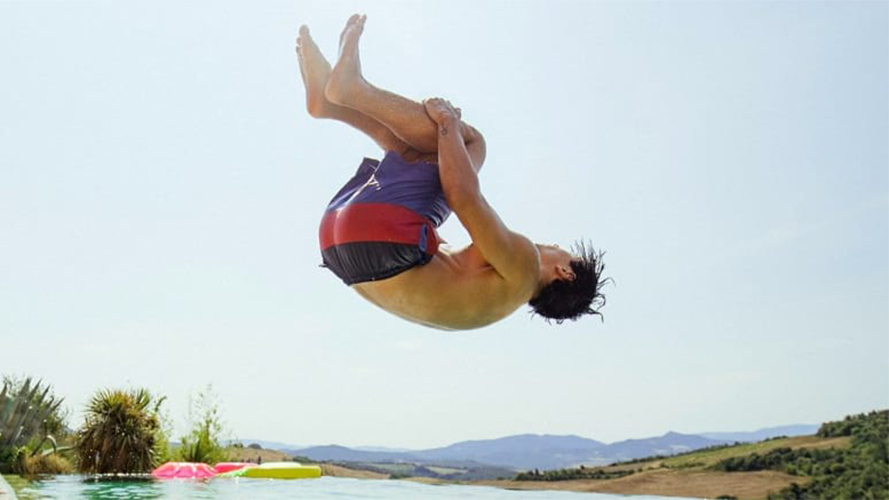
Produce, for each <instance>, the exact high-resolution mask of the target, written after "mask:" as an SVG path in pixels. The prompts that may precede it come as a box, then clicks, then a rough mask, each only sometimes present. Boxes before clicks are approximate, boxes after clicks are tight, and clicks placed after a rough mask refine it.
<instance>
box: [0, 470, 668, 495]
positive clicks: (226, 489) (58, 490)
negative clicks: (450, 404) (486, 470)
mask: <svg viewBox="0 0 889 500" xmlns="http://www.w3.org/2000/svg"><path fill="white" fill-rule="evenodd" d="M7 479H10V482H11V483H12V484H13V486H14V487H15V489H16V492H17V494H18V496H19V499H20V500H37V499H40V500H43V499H54V500H55V499H60V500H61V499H64V500H69V499H70V500H75V499H77V500H106V499H107V500H111V499H115V500H118V499H161V498H163V499H173V498H175V499H219V500H234V499H238V500H241V499H244V500H247V499H249V500H254V499H256V500H266V499H268V500H271V499H282V498H298V499H300V500H331V499H337V500H344V499H353V498H355V499H381V500H382V499H386V500H402V499H403V500H414V499H447V498H459V499H460V500H549V499H554V500H570V499H573V500H581V499H587V500H617V499H624V500H627V499H631V500H646V499H648V500H663V499H665V498H666V497H653V496H631V497H627V496H623V495H611V494H600V493H572V492H561V491H512V490H503V489H499V488H490V487H484V486H458V485H427V484H420V483H415V482H411V481H397V480H368V479H348V478H338V477H322V478H320V479H312V480H300V481H280V480H277V481H276V480H262V479H231V480H222V479H214V480H209V481H194V480H166V481H156V480H137V481H134V480H129V481H120V480H114V481H112V480H94V479H87V478H85V477H83V476H55V477H51V478H46V479H41V480H37V481H27V482H26V481H24V480H20V479H17V478H7ZM671 500H677V499H676V497H672V498H671Z"/></svg>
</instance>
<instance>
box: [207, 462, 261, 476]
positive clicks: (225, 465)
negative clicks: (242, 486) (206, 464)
mask: <svg viewBox="0 0 889 500" xmlns="http://www.w3.org/2000/svg"><path fill="white" fill-rule="evenodd" d="M244 467H256V464H252V463H250V462H219V463H218V464H216V465H214V466H213V468H214V469H216V472H218V473H220V474H224V473H226V472H231V471H233V470H239V469H243V468H244Z"/></svg>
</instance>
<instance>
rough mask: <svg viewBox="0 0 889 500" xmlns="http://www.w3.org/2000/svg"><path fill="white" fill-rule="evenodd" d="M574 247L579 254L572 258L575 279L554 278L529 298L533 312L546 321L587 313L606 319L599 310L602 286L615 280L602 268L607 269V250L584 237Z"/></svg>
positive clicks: (603, 302)
mask: <svg viewBox="0 0 889 500" xmlns="http://www.w3.org/2000/svg"><path fill="white" fill-rule="evenodd" d="M572 250H573V253H574V254H575V255H577V258H575V259H573V260H572V261H571V270H572V271H573V272H574V279H573V280H570V281H569V280H561V279H560V280H554V281H553V282H552V283H550V284H549V285H546V286H545V287H544V288H543V290H541V291H540V293H539V294H538V295H537V296H536V297H534V298H533V299H531V301H530V302H528V305H530V306H531V308H532V309H533V311H531V314H532V315H534V314H539V315H540V316H543V317H544V318H546V321H547V323H549V322H550V321H555V322H556V323H557V324H562V322H564V321H565V320H566V319H570V320H571V321H577V319H578V318H580V317H582V316H584V315H586V314H591V315H593V316H599V318H601V319H603V320H604V316H602V313H601V312H599V310H600V309H601V308H602V307H603V306H604V305H605V295H603V294H602V287H603V286H605V285H606V284H607V283H609V282H613V280H612V279H611V278H603V277H602V271H604V270H605V264H604V263H602V256H604V255H605V252H597V251H596V250H594V249H593V246H592V245H589V244H585V243H584V242H583V241H578V242H577V243H575V244H574V246H573V248H572Z"/></svg>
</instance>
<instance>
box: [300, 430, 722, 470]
mask: <svg viewBox="0 0 889 500" xmlns="http://www.w3.org/2000/svg"><path fill="white" fill-rule="evenodd" d="M719 444H725V441H719V440H713V439H708V438H704V437H701V436H693V435H688V434H679V433H676V432H669V433H667V434H664V435H663V436H658V437H652V438H646V439H628V440H625V441H620V442H617V443H612V444H605V443H602V442H601V441H596V440H593V439H587V438H583V437H579V436H552V435H537V434H522V435H517V436H507V437H503V438H498V439H486V440H476V441H462V442H459V443H455V444H452V445H450V446H445V447H442V448H432V449H428V450H415V451H407V452H397V451H365V450H356V449H352V448H347V447H344V446H337V445H330V446H314V447H310V448H302V449H295V450H285V451H286V452H287V453H290V454H292V455H302V456H305V457H308V458H311V459H313V460H318V461H331V462H343V463H358V464H362V463H363V464H368V463H376V464H379V463H413V464H418V465H441V464H442V463H444V462H451V463H458V465H460V466H469V467H477V466H478V465H480V464H487V465H490V466H494V467H496V468H499V469H513V470H529V469H554V468H561V467H570V466H576V465H579V464H586V465H603V464H609V463H613V462H617V461H621V460H628V459H633V458H640V457H646V456H651V455H668V454H675V453H681V452H685V451H689V450H695V449H699V448H705V447H708V446H715V445H719Z"/></svg>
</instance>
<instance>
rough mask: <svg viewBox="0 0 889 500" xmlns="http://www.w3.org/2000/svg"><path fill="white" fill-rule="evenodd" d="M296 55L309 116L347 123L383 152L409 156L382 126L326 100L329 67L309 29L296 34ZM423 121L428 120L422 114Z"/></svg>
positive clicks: (399, 142)
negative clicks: (304, 87)
mask: <svg viewBox="0 0 889 500" xmlns="http://www.w3.org/2000/svg"><path fill="white" fill-rule="evenodd" d="M296 53H297V55H298V59H299V69H300V73H301V74H302V78H303V83H304V84H305V86H306V107H307V108H308V111H309V114H310V115H312V116H313V117H315V118H329V119H333V120H338V121H341V122H344V123H347V124H349V125H351V126H353V127H355V128H357V129H358V130H360V131H362V132H364V133H365V134H367V135H368V136H370V138H371V139H373V140H374V142H376V143H377V144H378V145H379V146H380V147H381V148H383V149H384V150H387V151H395V152H397V153H399V154H401V155H405V154H409V150H410V149H411V147H410V146H409V145H408V144H407V143H405V142H404V141H402V140H401V139H400V138H399V137H398V136H396V135H395V134H394V133H392V131H391V130H389V128H387V127H386V126H385V125H383V124H382V123H380V122H378V121H377V120H375V119H373V118H371V117H370V116H367V115H365V114H363V113H361V112H359V111H356V110H354V109H351V108H347V107H344V106H339V105H336V104H334V103H332V102H330V101H328V100H327V98H326V97H325V96H324V89H325V87H326V86H327V80H328V78H329V77H330V72H331V68H330V63H328V62H327V59H325V58H324V54H322V53H321V51H320V50H319V49H318V46H317V45H316V44H315V41H314V40H312V36H311V34H309V28H308V27H306V26H302V27H301V28H300V30H299V38H297V45H296ZM424 118H427V119H428V117H426V116H425V112H424Z"/></svg>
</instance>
